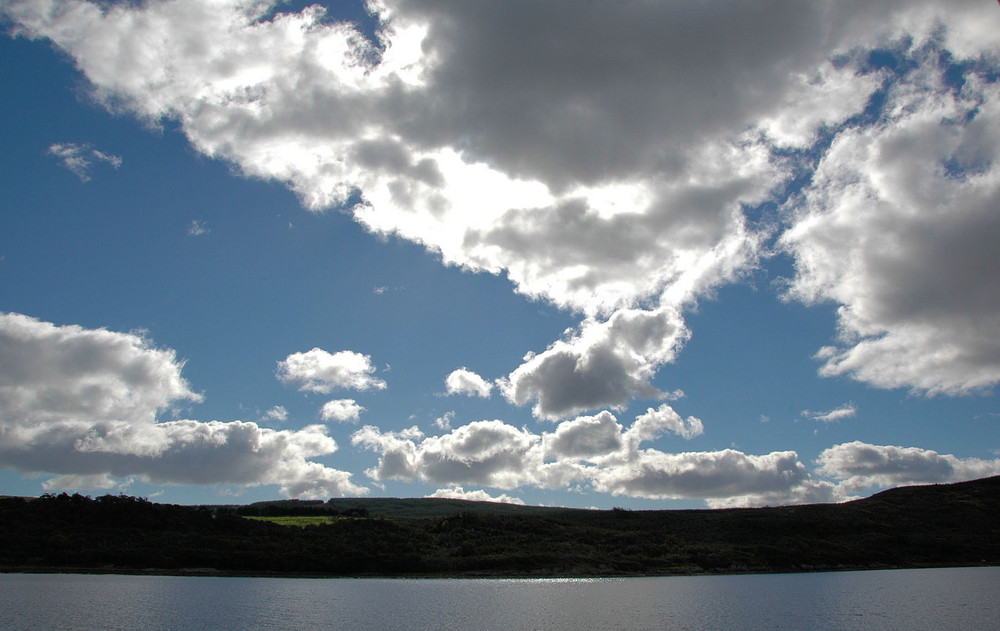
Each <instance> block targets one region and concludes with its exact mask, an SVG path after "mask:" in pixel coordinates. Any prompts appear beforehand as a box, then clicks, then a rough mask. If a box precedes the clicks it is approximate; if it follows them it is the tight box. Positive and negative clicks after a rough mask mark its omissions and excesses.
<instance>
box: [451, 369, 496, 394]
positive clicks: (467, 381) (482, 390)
mask: <svg viewBox="0 0 1000 631" xmlns="http://www.w3.org/2000/svg"><path fill="white" fill-rule="evenodd" d="M444 385H445V391H446V392H447V393H448V394H464V395H467V396H470V397H471V396H476V397H482V398H484V399H488V398H489V397H490V393H492V392H493V384H492V383H490V382H488V381H486V380H485V379H483V378H482V377H480V376H479V375H477V374H476V373H474V372H472V371H471V370H469V369H468V368H466V367H464V366H463V367H461V368H458V369H456V370H453V371H451V373H449V374H448V376H447V377H445V380H444Z"/></svg>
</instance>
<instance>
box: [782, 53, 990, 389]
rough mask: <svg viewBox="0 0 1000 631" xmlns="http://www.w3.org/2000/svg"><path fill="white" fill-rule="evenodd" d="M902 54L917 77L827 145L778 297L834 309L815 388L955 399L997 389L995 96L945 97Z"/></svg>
mask: <svg viewBox="0 0 1000 631" xmlns="http://www.w3.org/2000/svg"><path fill="white" fill-rule="evenodd" d="M910 53H911V54H913V55H915V56H918V57H920V56H922V55H923V56H930V57H931V59H930V60H928V61H925V63H924V64H923V66H924V67H925V68H927V69H926V70H920V71H913V72H912V73H911V75H910V76H908V78H907V79H906V80H905V81H901V82H899V83H897V84H896V85H894V86H893V87H892V88H891V89H890V90H889V92H888V96H887V106H886V110H887V112H888V115H887V120H886V121H885V123H883V124H880V125H877V126H874V127H866V128H857V129H851V130H847V131H844V132H843V133H841V134H839V135H838V137H837V138H836V139H835V140H834V142H833V144H832V146H831V147H830V150H829V151H828V152H827V153H826V155H825V157H824V158H823V160H822V162H821V164H820V166H819V168H818V170H817V172H816V174H815V176H814V178H813V184H812V185H811V186H810V187H809V188H807V189H806V191H805V198H804V205H803V207H802V208H803V209H802V210H801V211H799V212H798V214H797V215H796V217H795V220H794V225H793V226H792V227H791V228H790V229H789V230H788V231H787V232H786V233H785V234H784V235H783V236H782V238H781V243H782V245H783V246H784V247H785V249H786V251H788V252H790V253H791V254H793V256H794V257H795V260H796V275H795V278H794V279H793V281H792V284H791V286H790V289H789V296H790V297H792V298H795V299H798V300H801V301H803V302H806V303H809V304H813V303H819V302H823V301H832V302H834V303H836V304H839V305H840V306H839V308H838V310H837V315H838V321H839V322H838V326H839V339H838V343H837V344H836V345H833V346H829V347H825V348H823V349H821V350H820V351H819V353H818V354H817V358H818V359H820V360H821V361H822V362H823V365H822V367H821V369H820V374H822V375H826V376H835V375H849V376H851V377H853V378H854V379H857V380H859V381H863V382H866V383H869V384H872V385H874V386H878V387H881V388H900V387H905V388H911V389H913V390H915V391H918V392H924V393H927V394H952V395H955V394H963V393H967V392H970V391H975V390H982V389H985V388H989V387H991V386H993V385H994V384H996V383H997V382H1000V317H998V315H997V314H998V313H1000V250H998V248H997V247H996V243H997V241H998V239H1000V213H998V212H997V206H996V200H997V199H998V197H1000V150H998V147H1000V131H998V130H1000V85H998V84H996V83H991V84H987V83H984V82H983V81H981V80H980V79H978V78H977V77H975V76H969V77H967V78H966V81H965V84H964V86H963V87H962V89H961V90H954V89H952V88H950V87H949V86H948V85H946V84H945V83H944V78H943V76H942V74H941V71H940V70H939V69H938V66H937V64H936V63H932V62H934V61H935V60H936V53H933V52H931V53H926V52H920V51H917V50H911V51H910Z"/></svg>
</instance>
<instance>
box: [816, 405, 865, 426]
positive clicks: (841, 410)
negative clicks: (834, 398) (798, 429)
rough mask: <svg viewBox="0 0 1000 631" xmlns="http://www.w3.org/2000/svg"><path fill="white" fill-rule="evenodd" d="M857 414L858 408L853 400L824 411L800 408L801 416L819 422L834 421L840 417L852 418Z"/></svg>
mask: <svg viewBox="0 0 1000 631" xmlns="http://www.w3.org/2000/svg"><path fill="white" fill-rule="evenodd" d="M857 415H858V408H857V406H855V405H854V403H853V402H851V403H845V404H844V405H842V406H840V407H838V408H834V409H832V410H828V411H826V412H817V411H814V410H802V416H804V417H805V418H809V419H812V420H814V421H818V422H820V423H836V422H838V421H840V420H841V419H845V418H854V417H855V416H857Z"/></svg>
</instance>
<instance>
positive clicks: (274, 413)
mask: <svg viewBox="0 0 1000 631" xmlns="http://www.w3.org/2000/svg"><path fill="white" fill-rule="evenodd" d="M264 418H266V419H269V420H272V421H277V422H279V423H284V422H285V421H287V420H288V410H286V409H285V406H283V405H276V406H274V407H273V408H271V409H270V410H268V411H267V412H264Z"/></svg>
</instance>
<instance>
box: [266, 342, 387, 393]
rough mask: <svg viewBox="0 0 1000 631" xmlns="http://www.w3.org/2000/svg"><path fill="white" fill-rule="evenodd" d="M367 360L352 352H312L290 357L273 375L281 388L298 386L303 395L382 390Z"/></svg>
mask: <svg viewBox="0 0 1000 631" xmlns="http://www.w3.org/2000/svg"><path fill="white" fill-rule="evenodd" d="M374 373H375V367H374V366H373V365H372V362H371V357H369V356H368V355H362V354H361V353H355V352H354V351H338V352H336V353H329V352H327V351H325V350H323V349H321V348H314V349H312V350H310V351H305V352H303V353H292V354H291V355H289V356H288V357H286V358H285V359H283V360H282V361H280V362H278V369H277V372H276V375H277V377H278V380H279V381H281V382H282V383H285V384H291V385H298V386H299V390H301V391H304V392H319V393H321V394H329V393H330V392H332V391H333V390H334V389H336V388H342V389H349V390H369V389H373V388H374V389H376V390H384V389H385V387H386V384H385V381H383V380H381V379H379V378H378V377H376V376H375V375H374Z"/></svg>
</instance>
